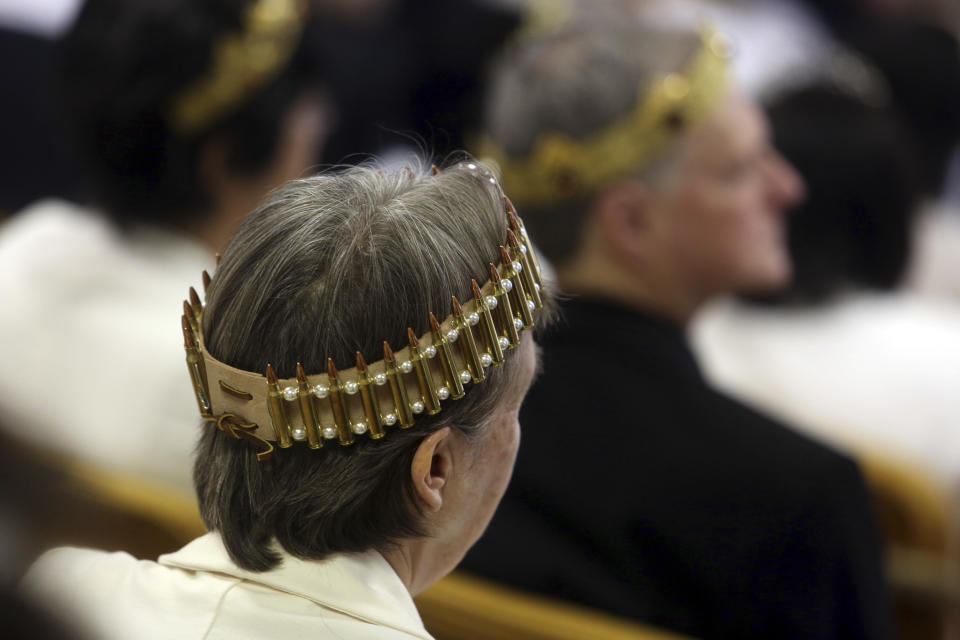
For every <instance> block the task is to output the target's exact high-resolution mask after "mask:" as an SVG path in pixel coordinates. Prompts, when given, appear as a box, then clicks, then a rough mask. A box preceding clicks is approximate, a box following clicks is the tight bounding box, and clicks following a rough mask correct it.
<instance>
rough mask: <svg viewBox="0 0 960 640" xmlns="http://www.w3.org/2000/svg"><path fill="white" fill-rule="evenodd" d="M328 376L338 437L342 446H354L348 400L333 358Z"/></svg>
mask: <svg viewBox="0 0 960 640" xmlns="http://www.w3.org/2000/svg"><path fill="white" fill-rule="evenodd" d="M327 376H328V377H329V378H330V391H329V394H328V395H327V400H329V401H330V410H331V411H333V422H334V424H336V426H337V437H338V438H339V440H340V444H343V445H347V444H353V432H352V431H350V419H349V418H348V417H347V416H348V413H347V405H346V398H344V397H343V387H342V386H341V385H340V377H339V376H338V374H337V367H336V366H335V365H334V364H333V358H327Z"/></svg>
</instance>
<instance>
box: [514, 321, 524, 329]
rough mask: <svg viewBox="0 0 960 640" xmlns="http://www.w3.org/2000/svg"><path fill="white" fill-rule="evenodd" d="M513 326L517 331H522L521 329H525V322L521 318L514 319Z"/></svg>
mask: <svg viewBox="0 0 960 640" xmlns="http://www.w3.org/2000/svg"><path fill="white" fill-rule="evenodd" d="M513 326H514V327H516V328H517V331H520V329H523V320H521V319H520V318H514V319H513Z"/></svg>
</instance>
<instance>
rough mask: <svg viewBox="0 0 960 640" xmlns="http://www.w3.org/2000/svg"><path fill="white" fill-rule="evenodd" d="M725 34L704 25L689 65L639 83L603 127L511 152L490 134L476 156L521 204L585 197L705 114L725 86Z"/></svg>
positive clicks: (550, 136)
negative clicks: (625, 108) (493, 167)
mask: <svg viewBox="0 0 960 640" xmlns="http://www.w3.org/2000/svg"><path fill="white" fill-rule="evenodd" d="M728 58H729V46H728V44H727V40H726V38H725V37H724V36H723V35H722V34H720V33H717V32H715V31H712V30H709V29H707V30H704V31H703V33H702V46H701V48H700V50H699V51H698V53H697V54H696V56H695V57H694V59H693V60H692V62H691V63H690V65H689V66H688V67H687V69H686V71H685V72H684V73H682V74H679V73H671V74H667V75H664V76H663V77H661V78H660V79H658V80H656V81H655V82H653V83H652V85H650V86H644V87H640V90H639V95H638V101H637V106H636V108H635V109H634V110H633V111H632V112H630V113H629V114H627V115H626V116H624V117H622V118H620V119H619V120H616V121H615V122H613V123H612V124H610V125H609V126H607V127H606V128H604V129H603V130H601V131H598V132H596V133H593V134H591V135H589V136H587V137H585V138H581V139H574V138H571V137H570V136H568V135H566V134H563V133H559V132H547V133H544V134H541V135H540V136H539V137H538V138H537V139H536V141H535V142H534V144H533V146H532V147H531V150H530V152H529V153H528V154H527V155H526V156H522V157H511V156H510V155H509V154H508V153H507V152H505V151H504V150H503V149H501V148H500V146H499V145H497V144H496V143H495V142H494V141H493V140H491V139H490V138H489V137H486V136H485V137H482V138H481V139H480V140H479V142H478V145H477V154H476V155H477V156H478V157H481V158H485V159H488V160H492V161H493V162H494V163H496V164H497V165H499V167H500V172H501V174H502V176H503V179H502V182H503V185H504V189H505V190H506V191H508V192H509V193H510V194H511V195H512V196H513V198H514V199H515V200H516V201H517V202H518V203H519V204H520V205H521V206H546V205H549V204H551V203H555V202H558V201H560V200H564V199H566V198H569V197H572V196H576V195H587V194H589V193H590V192H592V191H593V190H595V189H597V188H599V187H601V186H602V185H603V184H605V183H606V182H608V181H610V180H612V179H615V178H617V177H619V176H621V175H623V174H624V173H626V172H628V171H631V170H636V169H639V168H642V167H643V166H644V164H646V163H647V162H649V161H650V160H651V159H652V158H653V157H655V156H656V154H657V153H659V152H660V151H662V150H663V149H664V148H665V147H666V146H667V145H668V143H669V142H670V141H671V140H673V139H675V138H676V137H677V136H678V135H679V134H680V132H682V131H686V130H689V127H690V125H691V124H693V123H695V122H698V121H699V120H701V119H702V118H703V117H704V116H705V115H706V114H708V113H710V112H711V111H712V109H713V108H714V107H715V105H716V103H717V102H718V100H719V99H720V98H721V97H722V96H723V94H724V91H725V89H726V87H727V59H728Z"/></svg>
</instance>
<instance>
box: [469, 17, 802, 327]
mask: <svg viewBox="0 0 960 640" xmlns="http://www.w3.org/2000/svg"><path fill="white" fill-rule="evenodd" d="M716 44H717V43H716V41H715V40H714V39H712V38H708V39H706V40H704V39H702V38H701V37H700V36H698V35H697V34H694V33H690V32H676V31H670V32H667V31H657V30H652V29H649V28H645V27H641V26H633V27H629V28H625V27H620V28H608V29H604V30H594V29H590V30H583V31H578V32H572V33H567V34H562V35H558V36H554V37H552V38H550V39H548V40H546V41H543V42H537V43H532V44H528V45H525V46H523V47H521V48H519V49H518V50H516V51H514V52H512V53H510V54H509V55H508V56H507V57H506V58H505V59H504V60H502V61H501V63H500V65H499V66H498V67H497V70H496V74H495V76H494V81H493V86H492V90H491V97H490V104H489V108H488V133H489V135H490V137H491V139H492V140H493V141H494V144H495V145H497V146H499V147H500V148H501V149H503V150H504V153H505V154H506V156H507V157H508V158H510V159H518V158H523V157H524V156H525V155H526V154H530V153H531V151H532V150H534V149H535V148H536V145H537V144H538V140H543V139H544V138H546V137H551V136H552V137H557V136H562V137H565V138H566V139H567V140H570V141H572V145H573V148H578V147H577V146H576V145H581V146H584V147H586V146H590V145H594V146H596V145H598V144H599V143H598V142H597V141H598V140H604V137H605V136H606V139H607V143H606V147H604V152H603V154H602V155H600V156H599V157H598V158H597V159H596V161H595V162H593V164H592V165H588V166H586V167H582V171H583V172H589V171H591V170H592V167H593V166H597V165H600V164H606V165H610V166H616V167H617V170H616V171H607V173H606V177H605V178H604V179H603V180H602V181H596V184H587V185H586V186H584V187H581V188H574V189H570V190H565V189H564V185H563V184H562V183H560V182H558V183H557V188H556V189H554V190H553V192H552V193H553V195H552V196H551V197H549V198H548V199H544V198H540V202H537V203H535V205H534V206H525V207H523V210H524V212H525V214H524V215H525V218H526V219H527V221H528V225H529V226H530V227H531V229H532V230H533V231H534V232H535V233H536V235H537V237H538V243H539V246H540V247H542V250H543V251H544V253H545V254H546V255H547V257H548V258H549V259H550V260H551V261H552V262H553V263H554V264H555V265H556V266H557V268H558V273H559V276H560V282H561V285H564V286H565V288H568V289H573V290H577V291H583V292H594V293H599V294H603V295H607V296H612V297H617V298H621V299H624V300H627V301H635V302H642V303H644V304H646V305H648V306H650V305H652V306H654V307H657V308H660V309H661V310H662V311H664V312H666V313H668V314H670V315H673V316H677V317H680V318H686V317H687V316H688V315H689V314H690V313H691V312H692V311H693V310H694V309H695V308H696V307H697V306H699V304H701V303H702V302H703V301H705V300H706V299H707V298H709V297H710V296H713V295H717V294H720V293H727V292H733V291H742V290H751V289H757V288H761V289H762V288H770V287H777V286H781V285H783V284H784V283H785V282H786V281H787V279H788V278H789V275H790V266H789V261H788V259H787V255H786V250H785V246H784V242H783V213H784V211H785V209H786V208H787V207H789V206H790V205H792V204H794V203H795V202H796V201H797V200H798V199H799V198H800V197H801V195H802V184H801V182H800V180H799V178H798V176H797V175H796V174H795V173H794V171H793V170H792V169H791V168H790V166H789V165H788V164H787V163H786V162H784V161H783V159H782V158H780V156H779V155H778V154H777V153H776V152H775V151H774V150H773V149H772V148H771V146H770V140H769V133H768V127H767V123H766V119H765V117H764V115H763V114H762V113H761V112H760V111H759V110H758V109H757V107H756V106H755V105H754V104H753V103H752V102H751V101H750V100H749V99H747V98H746V97H744V96H743V95H741V94H740V93H739V92H737V91H736V89H735V88H733V87H730V86H729V84H728V83H727V82H726V80H725V73H724V66H725V65H724V64H723V63H722V61H719V62H717V61H715V62H713V63H705V62H704V61H705V60H709V59H710V55H711V54H712V53H716V54H717V55H715V56H714V57H713V59H714V60H717V59H719V58H722V51H716V50H715V49H712V48H713V47H714V46H715V45H716ZM671 83H672V84H671ZM677 85H679V87H680V88H679V89H674V88H673V87H676V86H677ZM668 87H669V88H668ZM638 88H639V89H638ZM671 93H672V94H678V95H679V96H680V97H679V98H669V96H670V95H671ZM665 95H666V96H667V97H668V98H669V99H674V100H676V101H677V104H679V105H684V106H680V107H676V108H675V109H670V108H665V107H664V106H663V102H665V98H664V96H665ZM652 96H654V97H652ZM685 105H692V106H685ZM658 110H659V111H658ZM638 113H639V114H642V115H640V116H637V114H638ZM656 113H659V114H660V115H653V114H656ZM677 113H679V116H678V115H677ZM657 118H659V119H657ZM630 119H636V121H637V122H643V123H644V124H643V125H636V126H635V129H637V131H638V134H637V135H636V136H635V140H631V139H630V137H629V136H622V137H613V136H611V135H610V132H611V131H614V130H616V128H617V127H621V126H623V123H624V122H627V121H630ZM621 140H622V141H623V145H622V146H620V147H613V146H611V145H612V144H614V142H612V141H616V142H617V143H619V141H621ZM650 140H657V141H658V142H657V144H656V145H655V146H651V149H650V153H649V154H646V155H645V156H643V157H642V159H640V160H639V161H631V160H628V159H629V158H631V157H633V155H635V154H633V153H632V150H633V149H636V147H627V146H626V145H647V144H650V145H652V143H651V142H650ZM569 155H571V156H574V157H575V156H577V152H576V151H571V152H570V154H569ZM617 162H620V164H619V165H616V164H615V163H617ZM510 166H511V165H510V164H509V163H508V164H507V167H508V168H507V169H505V172H504V183H505V185H507V188H508V190H509V189H510V185H511V175H510V174H511V170H510V168H509V167H510ZM511 193H513V191H512V190H511ZM518 204H519V205H521V206H523V204H524V203H523V200H522V198H521V199H519V200H518Z"/></svg>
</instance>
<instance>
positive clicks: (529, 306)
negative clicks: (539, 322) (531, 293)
mask: <svg viewBox="0 0 960 640" xmlns="http://www.w3.org/2000/svg"><path fill="white" fill-rule="evenodd" d="M536 308H537V305H536V304H535V303H534V301H533V300H527V309H530V311H533V310H534V309H536Z"/></svg>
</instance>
